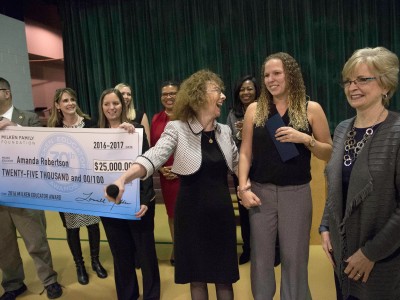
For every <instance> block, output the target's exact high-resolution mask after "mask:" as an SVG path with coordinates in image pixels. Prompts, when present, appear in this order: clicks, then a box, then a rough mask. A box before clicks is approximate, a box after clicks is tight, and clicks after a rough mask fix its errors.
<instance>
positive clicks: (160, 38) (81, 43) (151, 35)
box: [57, 0, 400, 133]
mask: <svg viewBox="0 0 400 300" xmlns="http://www.w3.org/2000/svg"><path fill="white" fill-rule="evenodd" d="M57 5H58V9H59V12H60V16H61V19H62V24H63V40H64V56H65V68H66V78H67V84H68V86H70V87H72V88H74V89H76V90H77V92H78V96H79V99H80V104H81V106H82V108H83V110H84V111H86V112H88V113H90V114H91V115H92V116H94V117H97V114H98V106H97V103H98V99H99V96H100V94H101V92H102V91H103V90H104V89H106V88H109V87H113V86H114V85H116V84H117V83H119V82H127V83H129V84H130V85H132V87H133V95H134V101H135V104H136V107H137V108H139V109H141V110H144V111H145V112H146V113H147V114H148V115H149V117H150V118H151V117H152V115H153V114H154V113H156V112H158V111H159V110H160V109H161V105H160V93H159V86H160V83H161V82H162V81H164V80H167V79H175V80H183V79H185V78H187V77H188V76H189V75H190V74H192V73H194V72H195V71H197V70H199V69H202V68H208V69H210V70H212V71H214V72H216V73H218V74H219V75H220V76H221V77H222V79H223V81H224V82H225V86H226V96H227V100H226V105H225V106H224V109H223V113H222V116H221V118H220V121H221V122H222V123H224V122H225V119H226V114H227V111H228V109H229V107H230V106H231V104H232V100H233V99H232V89H233V86H234V83H235V81H236V80H237V79H238V78H240V77H241V76H243V75H246V74H254V75H255V76H256V78H257V79H258V80H259V81H261V80H262V78H261V65H262V63H263V61H264V59H265V58H266V56H268V55H269V54H272V53H274V52H279V51H284V52H288V53H289V54H291V55H292V56H293V57H295V58H296V60H297V61H298V62H299V63H300V66H301V68H302V72H303V76H304V79H305V83H306V88H307V94H308V95H309V96H310V98H311V99H312V100H315V101H317V102H319V103H320V104H321V105H322V107H323V108H324V110H325V112H326V114H327V117H328V121H329V124H330V128H331V131H332V133H333V129H334V128H335V126H336V125H337V124H338V122H340V121H341V120H343V119H346V118H348V117H350V116H352V115H354V111H352V109H351V108H349V106H348V105H347V103H346V98H345V96H344V93H343V90H342V88H341V87H340V86H339V84H338V83H339V81H340V80H341V77H340V72H341V69H342V66H343V64H344V62H345V61H346V59H347V58H348V57H350V55H351V54H352V53H353V51H354V50H356V49H358V48H363V47H375V46H385V47H387V48H388V49H390V50H392V51H394V52H395V53H397V54H398V55H400V34H399V29H400V21H399V19H400V2H399V1H398V0H380V1H376V0H334V1H332V0H318V1H313V0H285V1H282V0H248V1H239V0H170V1H165V0H164V1H162V0H135V1H133V0H132V1H124V0H108V1H105V0H58V1H57ZM395 98H398V96H396V97H395ZM396 102H397V101H396V99H393V101H392V103H391V108H392V109H395V110H398V109H399V108H400V104H398V103H396Z"/></svg>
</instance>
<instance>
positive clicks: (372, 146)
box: [321, 112, 400, 300]
mask: <svg viewBox="0 0 400 300" xmlns="http://www.w3.org/2000/svg"><path fill="white" fill-rule="evenodd" d="M353 123H354V118H352V119H349V120H346V121H343V122H341V123H340V124H339V125H338V126H337V128H336V130H335V135H334V139H333V153H332V156H331V159H330V161H329V163H328V165H327V167H326V171H325V172H326V175H327V179H328V198H327V201H326V206H325V211H324V215H323V218H322V222H321V225H323V226H327V227H329V232H330V239H331V243H332V247H333V255H334V260H335V262H336V268H335V271H336V274H337V276H338V277H339V281H340V282H341V288H342V292H343V295H344V296H345V297H344V299H347V297H348V296H349V295H352V296H354V297H357V298H359V299H363V300H376V299H400V272H399V270H400V115H399V114H398V113H395V112H389V115H388V117H387V118H386V120H385V121H384V122H382V123H381V124H380V126H379V127H378V128H377V129H376V130H375V132H374V134H373V135H372V136H371V138H369V139H368V141H367V142H366V144H365V146H364V148H363V149H362V151H361V152H360V153H359V155H358V157H357V160H356V162H355V163H354V166H353V169H352V172H351V176H350V182H349V188H348V193H347V199H346V200H345V201H343V197H342V166H343V155H344V142H345V140H346V134H347V132H349V131H350V129H351V127H352V126H353ZM360 248H361V251H362V252H363V254H364V255H365V256H366V257H367V258H368V259H370V260H371V261H374V262H375V266H374V268H373V269H372V272H371V274H370V277H369V278H368V281H367V283H361V281H353V280H351V279H348V278H347V276H346V274H345V273H344V269H345V268H346V265H347V264H346V263H345V260H346V259H347V258H348V257H349V256H350V255H352V254H353V253H354V252H356V251H357V250H358V249H360Z"/></svg>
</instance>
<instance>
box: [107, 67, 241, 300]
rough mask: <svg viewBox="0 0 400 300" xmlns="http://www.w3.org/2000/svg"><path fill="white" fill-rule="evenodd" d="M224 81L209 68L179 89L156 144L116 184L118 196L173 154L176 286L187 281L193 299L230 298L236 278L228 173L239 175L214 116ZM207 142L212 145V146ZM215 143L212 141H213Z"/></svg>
mask: <svg viewBox="0 0 400 300" xmlns="http://www.w3.org/2000/svg"><path fill="white" fill-rule="evenodd" d="M222 90H223V83H222V80H221V79H220V78H219V77H218V76H217V75H216V74H214V73H212V72H210V71H208V70H200V71H198V72H196V73H194V74H192V75H191V76H190V77H189V78H187V79H186V80H185V81H184V82H183V83H182V85H181V87H180V90H179V92H178V94H177V96H176V101H175V105H174V108H173V115H172V118H173V119H174V120H173V121H171V122H169V123H168V124H167V125H166V127H165V130H164V132H163V134H162V135H161V137H160V139H159V140H158V142H157V143H156V144H155V145H154V146H153V147H152V148H151V149H150V150H149V151H147V152H145V153H144V154H143V155H141V156H139V157H138V158H137V160H136V162H135V164H133V165H132V166H131V168H130V169H129V170H128V171H127V172H126V173H125V174H123V175H122V176H121V177H120V178H119V179H117V181H115V184H116V185H117V186H118V187H119V190H120V193H119V195H118V196H117V198H116V199H114V198H111V197H109V196H108V197H107V198H108V199H109V200H110V201H117V202H118V201H120V199H121V197H122V194H123V191H124V186H125V184H126V183H128V182H130V181H131V180H134V179H135V178H139V177H142V178H148V177H149V176H151V175H152V174H153V173H154V172H155V171H156V170H158V169H159V168H161V167H162V166H163V165H164V164H165V162H166V161H167V159H168V158H169V157H170V156H171V155H174V162H173V165H172V168H171V170H170V172H171V173H173V174H176V175H178V176H179V178H180V183H181V185H180V189H179V193H178V198H177V201H176V207H175V241H174V242H175V244H174V248H175V282H176V283H180V284H185V283H190V290H191V295H192V299H207V298H208V290H207V283H215V286H216V292H217V298H218V299H221V300H231V299H233V288H232V284H233V283H234V282H236V281H237V280H238V279H239V269H238V264H237V253H236V226H235V216H234V212H233V206H232V199H231V196H230V192H229V188H228V183H227V172H234V171H237V162H238V153H237V148H236V145H235V143H234V142H233V139H232V136H231V132H230V129H229V127H228V126H227V125H223V124H219V123H218V122H217V121H216V118H217V117H218V116H219V115H220V114H221V106H222V105H223V103H224V101H225V99H226V97H225V95H224V93H223V92H222ZM210 138H211V139H212V140H213V143H210V142H209V140H210ZM214 141H215V142H214Z"/></svg>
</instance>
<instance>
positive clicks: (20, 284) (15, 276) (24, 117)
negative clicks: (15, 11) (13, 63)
mask: <svg viewBox="0 0 400 300" xmlns="http://www.w3.org/2000/svg"><path fill="white" fill-rule="evenodd" d="M6 126H41V124H40V121H39V118H38V117H37V115H36V114H35V113H32V112H26V111H21V110H18V109H17V108H15V107H14V106H13V105H12V94H11V86H10V84H9V82H8V81H7V80H6V79H4V78H1V77H0V129H3V128H5V127H6ZM16 230H18V232H19V234H20V235H21V237H22V238H23V240H24V243H25V246H26V249H27V251H28V252H29V254H30V256H31V257H32V259H33V261H34V263H35V267H36V271H37V275H38V277H39V279H40V280H41V281H42V283H43V285H44V287H45V289H46V291H47V297H48V298H50V299H55V298H58V297H60V296H61V295H62V289H61V286H60V284H59V283H58V282H57V273H56V272H55V271H54V269H53V262H52V258H51V253H50V247H49V244H48V241H47V235H46V218H45V214H44V211H42V210H34V209H26V208H15V207H8V206H0V241H1V242H0V269H1V270H2V272H3V280H2V282H1V284H2V286H3V288H4V291H5V293H4V294H3V295H2V296H1V297H0V300H14V299H16V297H17V296H19V295H21V294H22V293H24V292H25V291H26V289H27V287H26V285H25V284H24V278H25V274H24V268H23V264H22V259H21V255H20V252H19V248H18V242H17V233H16Z"/></svg>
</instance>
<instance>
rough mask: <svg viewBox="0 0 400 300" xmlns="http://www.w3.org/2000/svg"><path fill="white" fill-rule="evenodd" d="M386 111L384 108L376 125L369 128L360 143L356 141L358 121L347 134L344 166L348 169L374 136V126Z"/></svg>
mask: <svg viewBox="0 0 400 300" xmlns="http://www.w3.org/2000/svg"><path fill="white" fill-rule="evenodd" d="M385 110H386V109H385V108H383V110H382V111H381V113H380V114H379V116H378V118H377V119H376V121H375V123H374V124H373V125H372V126H371V127H368V128H367V129H366V130H365V133H364V135H363V137H362V139H361V141H359V142H358V143H356V140H355V139H354V138H355V136H356V127H355V126H354V124H355V123H356V121H357V119H356V120H355V121H354V124H353V127H352V128H351V130H350V131H349V132H348V133H347V139H346V141H345V142H344V151H345V154H344V156H343V164H344V165H345V166H346V167H349V166H350V165H351V164H352V163H353V162H354V161H355V160H356V159H357V156H358V154H359V153H360V152H361V150H362V149H363V148H364V146H365V143H366V142H367V140H368V139H369V138H370V137H371V136H372V135H373V134H374V126H375V125H376V124H377V123H378V121H379V119H380V118H381V116H382V114H383V112H384V111H385Z"/></svg>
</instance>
